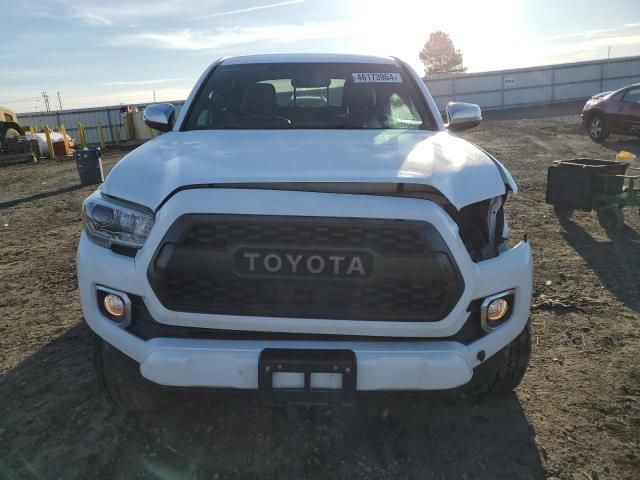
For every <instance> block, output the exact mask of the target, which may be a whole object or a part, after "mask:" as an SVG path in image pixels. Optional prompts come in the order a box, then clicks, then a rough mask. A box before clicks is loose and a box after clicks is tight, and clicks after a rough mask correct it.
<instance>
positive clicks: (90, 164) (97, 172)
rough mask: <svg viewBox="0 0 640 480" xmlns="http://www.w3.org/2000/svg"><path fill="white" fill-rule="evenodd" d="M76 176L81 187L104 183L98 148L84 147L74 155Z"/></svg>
mask: <svg viewBox="0 0 640 480" xmlns="http://www.w3.org/2000/svg"><path fill="white" fill-rule="evenodd" d="M74 158H75V159H76V166H77V167H78V175H79V176H80V183H81V184H82V185H97V184H99V183H102V182H104V172H103V171H102V153H101V152H100V149H99V148H95V147H86V148H83V149H82V150H76V152H75V153H74Z"/></svg>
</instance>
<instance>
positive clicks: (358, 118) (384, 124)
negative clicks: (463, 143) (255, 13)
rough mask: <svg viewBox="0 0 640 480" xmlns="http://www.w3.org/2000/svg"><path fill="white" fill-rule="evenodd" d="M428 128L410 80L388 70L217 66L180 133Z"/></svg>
mask: <svg viewBox="0 0 640 480" xmlns="http://www.w3.org/2000/svg"><path fill="white" fill-rule="evenodd" d="M291 128H298V129H309V128H316V129H327V128H329V129H338V128H345V129H407V128H409V129H418V128H421V129H433V121H432V119H431V116H430V115H429V113H428V111H427V107H426V104H425V102H424V100H423V98H422V96H421V94H420V92H418V91H417V89H416V87H415V84H414V83H413V79H412V78H408V77H407V75H406V73H405V72H404V71H402V70H401V69H400V68H399V67H398V66H396V65H387V64H366V63H356V64H348V63H275V64H269V63H264V64H249V65H221V66H219V67H217V68H216V69H215V70H214V71H213V72H212V73H211V75H210V76H209V78H208V79H207V81H206V82H205V84H204V87H203V88H202V89H201V90H200V91H199V93H198V96H197V98H196V99H195V101H194V103H193V106H192V107H191V110H190V112H189V114H188V115H187V119H186V121H185V126H184V128H183V130H210V129H291Z"/></svg>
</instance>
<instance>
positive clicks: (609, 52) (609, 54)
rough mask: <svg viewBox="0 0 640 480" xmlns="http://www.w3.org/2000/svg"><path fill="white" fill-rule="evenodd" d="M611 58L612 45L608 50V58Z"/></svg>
mask: <svg viewBox="0 0 640 480" xmlns="http://www.w3.org/2000/svg"><path fill="white" fill-rule="evenodd" d="M610 58H611V45H609V51H608V52H607V60H608V59H610Z"/></svg>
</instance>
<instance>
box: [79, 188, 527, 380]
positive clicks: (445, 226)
mask: <svg viewBox="0 0 640 480" xmlns="http://www.w3.org/2000/svg"><path fill="white" fill-rule="evenodd" d="M262 197H264V198H262ZM248 199H249V200H248ZM211 205H217V206H219V210H220V212H221V213H224V212H227V213H239V214H243V213H244V214H256V215H265V214H270V215H274V214H275V215H314V214H315V215H322V216H344V217H365V218H366V217H370V216H373V217H374V218H408V219H415V220H426V221H429V222H431V223H432V224H433V225H434V226H435V227H436V228H437V229H438V231H439V232H440V233H441V234H442V236H443V238H444V239H445V241H446V242H447V244H448V246H449V248H450V249H451V252H452V254H453V255H454V257H455V258H456V261H457V262H458V265H459V267H460V270H461V272H462V275H463V276H464V279H465V291H464V293H463V295H462V298H461V299H460V301H459V302H458V305H457V306H456V307H455V308H454V309H453V311H452V312H451V313H450V314H449V315H448V316H447V317H446V318H445V319H443V320H441V321H438V322H431V323H422V322H381V321H363V320H358V321H343V320H333V319H331V320H327V319H295V318H270V317H240V316H225V315H207V314H186V313H184V312H172V311H168V310H166V309H164V307H163V306H162V304H161V303H160V302H159V301H158V299H157V298H156V297H155V295H154V293H153V290H152V289H151V288H150V286H149V283H148V280H147V278H146V270H147V266H148V264H149V261H150V259H151V257H152V255H153V252H154V251H155V248H156V246H157V244H158V242H159V241H160V240H161V238H162V236H163V234H164V232H165V231H166V229H167V228H168V226H169V225H171V224H172V223H173V221H175V219H176V218H178V217H179V216H180V215H182V214H184V213H194V212H195V213H198V212H199V211H200V212H201V213H208V212H211V209H212V208H211ZM318 205H322V209H321V210H322V211H321V212H319V211H318V210H319V209H318ZM205 208H206V211H205ZM316 212H317V213H316ZM372 212H375V214H373V213H372ZM532 268H533V267H532V257H531V249H530V246H529V244H528V243H526V242H521V243H520V244H518V245H517V246H515V247H514V248H512V249H510V250H508V251H506V252H504V253H502V254H501V255H500V256H498V257H496V258H494V259H491V260H487V261H484V262H479V263H473V262H471V260H470V259H469V257H468V254H467V252H466V250H465V248H464V245H463V244H462V242H461V241H460V239H459V237H458V234H457V226H456V225H455V223H454V222H452V221H451V220H450V218H449V217H448V216H447V215H446V214H445V213H444V212H442V210H441V209H440V208H439V207H437V206H436V205H435V204H432V203H431V202H426V201H423V200H417V199H401V198H384V197H364V196H357V195H356V196H354V195H331V194H316V193H305V192H268V191H258V192H252V193H251V195H250V196H249V195H247V192H246V191H233V190H222V189H220V190H217V189H216V190H209V191H207V190H192V191H185V192H181V193H179V194H177V195H176V196H175V197H174V198H173V199H172V200H170V201H169V202H167V204H166V205H165V206H164V207H163V209H162V210H161V211H160V212H159V213H158V215H157V217H156V225H155V227H154V229H153V231H152V233H151V236H150V237H149V239H148V241H147V244H145V247H144V248H143V249H142V250H140V251H139V252H138V254H137V255H136V257H135V258H131V257H126V256H122V255H119V254H116V253H114V252H112V251H110V250H107V249H105V248H102V247H100V246H98V245H95V244H93V243H92V242H90V241H89V240H88V239H87V238H86V237H85V236H84V234H83V235H82V238H81V240H80V245H79V248H78V280H79V285H80V294H81V303H82V308H83V313H84V316H85V319H86V321H87V323H88V324H89V326H90V328H91V329H92V330H93V331H94V332H95V333H96V334H97V335H99V336H100V337H101V338H102V339H103V340H105V341H106V342H107V343H109V344H111V345H113V346H114V347H116V348H118V349H119V350H120V351H122V352H123V353H125V354H126V355H128V356H129V357H131V358H133V359H134V360H136V361H137V362H138V363H139V364H140V371H141V373H142V375H143V376H144V377H145V378H147V379H149V380H151V381H153V382H156V383H158V384H162V385H168V386H179V387H212V388H237V389H256V388H257V387H258V359H259V356H260V353H261V352H262V350H264V349H265V348H288V349H348V350H352V351H353V352H354V353H355V355H356V359H357V366H358V376H357V386H356V388H357V390H359V391H377V390H444V389H450V388H455V387H458V386H460V385H463V384H465V383H467V382H468V381H469V380H470V379H471V377H472V375H473V369H474V368H475V367H477V366H478V365H479V364H480V363H482V362H481V361H480V360H478V358H479V357H480V358H483V359H484V360H485V361H486V359H488V358H490V357H491V356H492V355H494V354H495V353H496V352H498V351H499V350H501V349H502V348H504V347H505V346H506V345H508V344H509V343H510V342H511V341H513V339H515V338H516V337H517V336H518V334H519V333H520V332H521V331H522V329H523V328H524V327H525V324H526V322H527V320H528V313H529V302H530V298H531V288H532ZM97 286H104V287H110V288H113V289H117V290H120V291H123V292H127V293H129V294H133V295H138V296H140V297H142V298H143V299H144V301H145V304H146V306H147V308H148V310H149V312H150V313H151V315H152V316H153V318H154V319H155V320H156V321H158V322H160V323H164V324H167V325H176V326H184V327H198V328H216V329H229V330H236V331H263V332H291V333H309V334H319V335H322V334H325V335H328V334H332V335H356V336H359V337H360V338H361V340H356V341H351V340H350V341H322V340H314V341H299V340H287V341H284V340H270V341H264V340H210V339H179V338H154V339H151V340H146V341H145V340H143V339H141V338H139V337H137V336H135V335H133V334H131V333H129V332H128V331H126V330H123V329H121V328H119V327H118V326H117V325H115V324H114V323H112V322H111V321H109V320H108V319H107V318H105V317H104V316H103V315H102V314H101V313H100V310H99V309H98V305H97V299H96V293H95V291H96V287H97ZM511 289H514V290H515V292H516V293H515V299H516V300H515V305H514V309H513V312H512V314H511V317H510V319H509V320H508V321H506V322H505V323H504V324H503V325H502V326H501V327H499V328H498V329H496V330H494V331H492V332H491V333H489V334H487V335H485V336H483V337H481V338H480V339H478V340H476V341H474V342H473V343H470V344H468V345H464V344H462V343H457V342H453V341H447V340H443V338H445V337H449V336H452V335H453V334H455V333H456V332H457V331H458V330H460V328H461V327H462V325H463V324H464V323H465V321H466V320H467V318H468V316H469V313H468V312H467V307H468V305H469V304H470V302H471V301H472V300H475V299H479V298H484V297H486V296H489V295H493V294H496V293H499V292H503V291H506V290H511ZM372 336H375V337H378V338H376V339H372V338H367V337H372ZM380 337H383V338H384V340H380ZM402 337H405V339H403V338H402ZM407 338H411V340H407ZM480 352H483V354H482V355H479V353H480Z"/></svg>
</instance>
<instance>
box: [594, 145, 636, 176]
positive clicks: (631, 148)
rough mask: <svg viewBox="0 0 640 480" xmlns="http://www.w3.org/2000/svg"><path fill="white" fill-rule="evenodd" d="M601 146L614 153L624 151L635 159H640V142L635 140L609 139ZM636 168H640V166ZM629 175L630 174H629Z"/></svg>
mask: <svg viewBox="0 0 640 480" xmlns="http://www.w3.org/2000/svg"><path fill="white" fill-rule="evenodd" d="M601 145H602V146H603V147H605V148H608V149H609V150H613V151H614V152H616V153H617V152H619V151H620V150H626V151H627V152H631V153H633V154H634V155H636V156H637V157H640V140H638V139H635V138H629V137H618V136H615V137H610V138H609V139H608V140H607V141H606V142H602V143H601ZM638 166H639V167H640V164H639V165H638ZM629 174H632V173H631V172H629ZM632 175H633V174H632Z"/></svg>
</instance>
